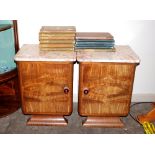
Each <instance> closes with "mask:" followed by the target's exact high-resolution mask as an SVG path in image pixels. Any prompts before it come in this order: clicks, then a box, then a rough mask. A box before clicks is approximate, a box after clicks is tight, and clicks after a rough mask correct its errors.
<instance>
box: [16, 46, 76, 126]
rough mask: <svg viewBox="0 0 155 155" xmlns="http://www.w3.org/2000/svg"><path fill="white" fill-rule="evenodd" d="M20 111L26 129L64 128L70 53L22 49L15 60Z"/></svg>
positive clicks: (70, 86) (70, 91) (69, 109)
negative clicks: (19, 93) (20, 103)
mask: <svg viewBox="0 0 155 155" xmlns="http://www.w3.org/2000/svg"><path fill="white" fill-rule="evenodd" d="M15 61H16V62H17V67H18V76H19V80H20V92H21V100H22V110H23V113H24V114H28V115H32V117H31V118H30V119H29V120H28V122H27V124H28V125H59V126H61V125H62V126H65V125H67V119H66V118H64V116H67V115H70V114H71V113H72V107H73V103H72V102H73V63H74V62H75V61H76V54H75V53H74V52H52V51H51V52H49V51H48V52H44V51H40V50H39V46H38V45H24V46H23V47H22V48H21V49H20V51H19V52H18V53H17V55H16V57H15Z"/></svg>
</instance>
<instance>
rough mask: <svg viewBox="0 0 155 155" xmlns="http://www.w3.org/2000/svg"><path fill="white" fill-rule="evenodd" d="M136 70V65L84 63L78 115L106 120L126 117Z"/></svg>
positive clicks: (82, 65)
mask: <svg viewBox="0 0 155 155" xmlns="http://www.w3.org/2000/svg"><path fill="white" fill-rule="evenodd" d="M135 67H136V64H127V63H95V62H94V63H93V62H91V63H88V62H81V63H80V75H79V78H80V79H79V81H80V82H79V107H78V111H79V114H80V115H81V116H95V117H96V116H100V117H101V116H102V117H103V116H104V117H105V118H106V117H119V116H127V115H128V112H129V110H130V109H129V108H130V102H131V94H132V87H133V80H134V73H135ZM105 118H104V119H105ZM108 119H109V118H108ZM107 121H108V120H107ZM94 123H95V122H94ZM94 126H96V125H95V124H94ZM102 126H103V125H102ZM105 127H107V125H106V126H105Z"/></svg>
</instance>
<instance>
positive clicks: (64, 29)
mask: <svg viewBox="0 0 155 155" xmlns="http://www.w3.org/2000/svg"><path fill="white" fill-rule="evenodd" d="M40 32H44V33H75V32H76V28H75V26H42V28H41V29H40Z"/></svg>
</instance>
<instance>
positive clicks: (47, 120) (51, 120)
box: [27, 115, 68, 126]
mask: <svg viewBox="0 0 155 155" xmlns="http://www.w3.org/2000/svg"><path fill="white" fill-rule="evenodd" d="M67 123H68V121H67V119H65V118H64V117H63V116H52V115H32V117H31V118H30V119H28V121H27V125H34V126H43V125H44V126H67Z"/></svg>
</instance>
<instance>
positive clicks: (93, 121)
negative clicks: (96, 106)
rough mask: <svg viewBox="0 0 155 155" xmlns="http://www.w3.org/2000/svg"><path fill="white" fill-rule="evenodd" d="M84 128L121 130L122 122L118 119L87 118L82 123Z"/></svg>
mask: <svg viewBox="0 0 155 155" xmlns="http://www.w3.org/2000/svg"><path fill="white" fill-rule="evenodd" d="M83 126H84V127H107V128H122V127H124V124H123V122H122V121H121V120H120V118H119V117H87V119H86V121H85V122H84V123H83Z"/></svg>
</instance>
